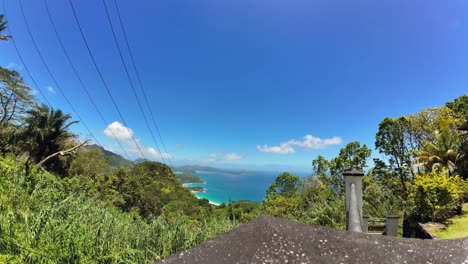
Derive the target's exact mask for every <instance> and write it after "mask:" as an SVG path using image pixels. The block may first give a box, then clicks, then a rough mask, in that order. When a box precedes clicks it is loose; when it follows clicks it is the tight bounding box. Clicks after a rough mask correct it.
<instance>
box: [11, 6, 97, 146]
mask: <svg viewBox="0 0 468 264" xmlns="http://www.w3.org/2000/svg"><path fill="white" fill-rule="evenodd" d="M18 2H19V4H20V9H21V14H22V15H23V20H24V23H25V24H26V29H27V31H28V34H29V36H30V37H31V40H32V43H33V44H34V47H35V48H36V51H37V54H38V55H39V58H41V61H42V63H43V64H44V66H45V68H46V70H47V72H48V73H49V75H50V78H51V79H52V81H53V82H54V84H55V86H56V87H57V89H58V90H59V92H60V93H61V94H62V96H63V98H65V101H66V102H67V103H68V105H69V106H70V108H71V109H72V111H73V112H74V113H75V115H76V117H78V119H79V120H80V122H81V123H82V124H83V126H84V127H85V128H86V130H88V132H89V133H90V134H91V136H92V137H93V138H94V140H95V141H96V143H97V144H98V145H99V146H101V144H100V143H99V141H98V140H97V138H96V137H95V136H94V134H93V132H91V130H90V129H89V128H88V126H87V125H86V123H85V122H84V121H83V119H81V117H80V115H79V114H78V113H77V111H76V110H75V108H74V107H73V105H72V104H71V103H70V101H69V100H68V98H67V96H66V95H65V94H64V93H63V91H62V89H61V88H60V86H59V84H58V82H57V80H56V79H55V78H54V76H53V75H52V72H51V71H50V69H49V66H47V63H46V62H45V60H44V57H42V54H41V51H40V50H39V48H38V46H37V43H36V41H35V40H34V37H33V35H32V33H31V29H30V28H29V24H28V21H27V20H26V15H25V13H24V9H23V4H22V1H21V0H19V1H18ZM101 147H102V146H101Z"/></svg>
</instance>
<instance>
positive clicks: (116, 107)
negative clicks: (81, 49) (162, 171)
mask: <svg viewBox="0 0 468 264" xmlns="http://www.w3.org/2000/svg"><path fill="white" fill-rule="evenodd" d="M69 2H70V6H71V9H72V11H73V16H74V18H75V21H76V23H77V25H78V28H79V30H80V34H81V38H82V39H83V41H84V43H85V45H86V49H87V50H88V54H89V56H90V57H91V60H92V61H93V64H94V67H95V68H96V71H97V73H98V75H99V78H100V79H101V81H102V83H103V85H104V87H105V88H106V91H107V94H108V95H109V96H110V98H111V100H112V104H113V105H114V107H115V109H116V110H117V112H118V113H119V116H120V118H121V119H122V122H123V123H124V125H125V127H126V128H127V130H128V132H129V134H130V135H131V136H132V139H133V142H135V145H136V147H137V148H138V151H139V152H140V154H141V156H142V157H143V158H144V159H146V157H145V155H144V154H143V152H142V151H141V148H140V146H139V144H138V142H137V141H136V139H135V136H134V135H133V133H132V131H130V128H129V127H128V125H127V122H125V119H124V117H123V115H122V113H121V112H120V110H119V108H118V106H117V103H116V102H115V100H114V97H113V96H112V93H111V92H110V90H109V87H108V86H107V83H106V82H105V80H104V77H103V76H102V73H101V71H100V70H99V67H98V66H97V63H96V60H95V59H94V56H93V53H92V52H91V49H90V47H89V45H88V41H87V40H86V37H85V35H84V33H83V29H82V28H81V24H80V20H79V19H78V15H77V14H76V11H75V7H74V6H73V1H72V0H69Z"/></svg>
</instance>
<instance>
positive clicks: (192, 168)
mask: <svg viewBox="0 0 468 264" xmlns="http://www.w3.org/2000/svg"><path fill="white" fill-rule="evenodd" d="M176 170H177V171H206V172H218V173H229V174H252V173H253V172H251V171H246V170H226V169H219V168H213V167H209V166H200V165H185V166H180V167H177V168H176Z"/></svg>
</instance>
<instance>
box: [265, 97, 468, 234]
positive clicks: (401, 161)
mask: <svg viewBox="0 0 468 264" xmlns="http://www.w3.org/2000/svg"><path fill="white" fill-rule="evenodd" d="M467 113H468V96H467V95H463V96H461V97H458V98H456V99H455V100H454V101H453V102H448V103H447V104H446V106H443V107H436V108H429V109H423V110H421V111H420V112H418V113H416V114H410V115H408V116H402V117H398V118H385V119H384V120H383V121H382V122H381V123H380V124H379V130H378V132H377V134H376V143H375V147H376V150H377V151H378V152H379V153H380V154H382V155H383V157H384V159H374V160H373V166H370V164H369V157H370V156H371V150H370V149H369V148H368V147H367V146H366V145H361V144H360V143H359V142H351V143H349V144H347V145H346V147H345V148H343V149H341V151H340V153H339V155H338V156H337V157H335V158H333V159H331V160H327V159H325V158H324V157H322V156H318V157H317V158H316V159H314V160H313V161H312V167H313V172H314V173H313V176H311V177H310V178H309V179H305V180H302V179H300V178H298V177H296V176H294V175H290V174H288V173H284V174H282V175H280V176H279V177H278V178H277V179H276V181H275V182H274V183H273V184H272V185H271V186H270V188H269V189H268V191H267V198H266V199H265V200H264V201H263V208H264V210H265V212H266V213H269V214H272V215H276V216H281V217H287V218H290V219H296V220H299V221H302V222H306V223H317V224H321V225H328V226H335V227H343V226H344V225H345V223H344V219H345V213H344V210H343V209H342V208H343V207H344V179H343V177H342V176H341V175H342V172H343V171H345V170H348V169H350V168H355V169H359V170H363V171H364V172H365V177H364V179H363V189H364V190H363V194H364V204H363V207H364V208H363V210H364V213H365V214H366V215H368V216H371V217H383V216H385V215H390V214H397V215H400V216H403V217H404V220H405V221H404V222H405V228H404V229H405V235H407V236H409V235H410V233H409V231H410V228H411V225H412V224H414V223H415V222H418V221H419V222H426V221H439V222H444V221H446V220H447V219H449V218H450V217H452V216H454V215H457V214H460V213H461V208H462V204H463V202H466V201H467V200H468V181H467V179H468V169H467V168H468V155H467V150H468V148H467V145H468V138H467V135H466V133H465V134H464V132H461V131H458V130H457V128H458V127H460V126H461V125H462V124H463V123H464V122H466V120H467V117H468V115H467Z"/></svg>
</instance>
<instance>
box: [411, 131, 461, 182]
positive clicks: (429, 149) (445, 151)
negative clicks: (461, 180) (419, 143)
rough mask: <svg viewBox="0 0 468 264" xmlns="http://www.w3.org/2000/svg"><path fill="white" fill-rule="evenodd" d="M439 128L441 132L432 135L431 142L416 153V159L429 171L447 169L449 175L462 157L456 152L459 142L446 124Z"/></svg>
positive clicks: (426, 143)
mask: <svg viewBox="0 0 468 264" xmlns="http://www.w3.org/2000/svg"><path fill="white" fill-rule="evenodd" d="M441 128H442V129H441V131H436V132H435V133H434V139H435V140H434V141H433V142H429V141H427V142H425V144H424V147H423V149H422V150H420V151H417V152H416V156H417V158H416V159H417V160H418V162H419V163H420V164H422V165H424V167H425V168H426V169H427V170H429V171H430V170H434V169H437V170H439V171H440V170H441V169H442V168H447V169H448V171H449V173H450V174H451V173H452V172H453V171H454V170H455V168H456V164H457V163H458V161H459V160H460V159H462V158H463V156H464V155H463V153H458V152H457V149H458V146H459V142H460V140H459V137H458V136H457V135H456V134H454V133H451V132H452V131H450V129H449V127H448V124H442V127H441Z"/></svg>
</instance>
